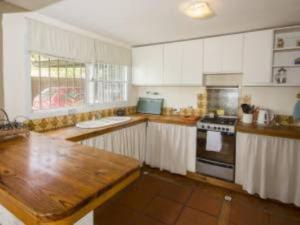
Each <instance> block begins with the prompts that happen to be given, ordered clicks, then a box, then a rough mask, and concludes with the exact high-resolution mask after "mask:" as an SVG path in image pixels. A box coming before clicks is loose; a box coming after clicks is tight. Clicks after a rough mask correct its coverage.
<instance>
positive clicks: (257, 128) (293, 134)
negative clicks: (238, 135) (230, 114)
mask: <svg viewBox="0 0 300 225" xmlns="http://www.w3.org/2000/svg"><path fill="white" fill-rule="evenodd" d="M236 129H237V131H238V132H243V133H251V134H259V135H266V136H272V137H282V138H292V139H300V127H296V126H261V125H257V124H249V125H248V124H243V123H241V122H239V123H238V124H237V128H236Z"/></svg>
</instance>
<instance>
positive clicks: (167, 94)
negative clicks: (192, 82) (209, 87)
mask: <svg viewBox="0 0 300 225" xmlns="http://www.w3.org/2000/svg"><path fill="white" fill-rule="evenodd" d="M135 89H136V91H135V94H136V95H137V96H136V98H135V99H136V101H137V99H138V97H150V98H151V97H153V98H164V99H165V104H164V106H165V107H174V108H185V107H190V106H193V107H196V106H197V95H198V94H199V93H201V92H203V90H204V88H203V87H135ZM148 91H150V92H158V93H159V95H151V94H150V95H149V94H147V92H148Z"/></svg>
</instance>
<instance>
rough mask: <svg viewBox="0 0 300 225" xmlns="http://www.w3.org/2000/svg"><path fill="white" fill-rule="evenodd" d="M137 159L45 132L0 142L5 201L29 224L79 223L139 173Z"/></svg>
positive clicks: (0, 187)
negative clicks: (58, 137)
mask: <svg viewBox="0 0 300 225" xmlns="http://www.w3.org/2000/svg"><path fill="white" fill-rule="evenodd" d="M139 168H140V167H139V162H138V161H137V160H134V159H131V158H128V157H124V156H121V155H116V154H112V153H109V152H106V151H102V150H99V149H94V148H90V147H86V146H83V145H79V144H76V143H72V142H69V141H65V140H60V139H57V138H51V137H48V136H46V135H41V134H37V133H34V132H31V133H30V136H29V137H27V138H26V137H21V136H20V137H17V138H15V139H10V140H5V141H2V142H0V204H1V205H3V206H4V207H5V208H6V209H8V210H9V211H10V212H11V213H13V214H14V215H15V216H16V217H17V218H19V219H20V220H21V221H23V223H25V224H26V225H34V224H39V225H43V224H47V225H50V224H51V225H58V224H60V225H61V224H66V225H69V224H74V223H75V222H76V221H78V220H79V219H80V218H82V217H84V216H85V215H86V214H87V213H89V212H91V211H93V210H94V209H95V208H97V207H98V206H99V205H101V204H103V203H104V202H105V201H106V200H107V199H109V198H110V197H112V196H113V195H114V194H115V193H117V192H119V191H120V190H122V189H123V188H125V187H126V186H127V185H129V184H130V183H131V182H133V181H134V180H135V179H137V178H138V176H139Z"/></svg>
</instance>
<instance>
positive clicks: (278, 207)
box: [265, 201, 300, 220]
mask: <svg viewBox="0 0 300 225" xmlns="http://www.w3.org/2000/svg"><path fill="white" fill-rule="evenodd" d="M265 205H266V207H265V208H266V210H267V211H268V212H269V213H270V214H273V215H276V216H283V217H292V218H296V219H299V220H300V208H299V207H298V208H297V207H295V206H293V205H285V204H281V203H277V202H269V201H268V202H267V203H266V204H265Z"/></svg>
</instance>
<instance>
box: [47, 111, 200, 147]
mask: <svg viewBox="0 0 300 225" xmlns="http://www.w3.org/2000/svg"><path fill="white" fill-rule="evenodd" d="M198 120H199V117H182V116H163V115H147V114H136V115H133V116H131V120H129V121H126V122H123V123H119V124H114V125H110V126H105V127H100V128H93V129H81V128H77V127H75V126H72V127H66V128H60V129H56V130H52V131H48V132H46V134H47V135H48V136H50V137H57V138H60V139H64V140H69V141H82V140H84V139H88V138H92V137H96V136H99V135H102V134H105V133H110V132H112V131H115V130H119V129H122V128H126V127H129V126H134V125H136V124H139V123H144V122H147V121H150V122H158V123H171V124H177V125H184V126H196V124H197V121H198Z"/></svg>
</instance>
